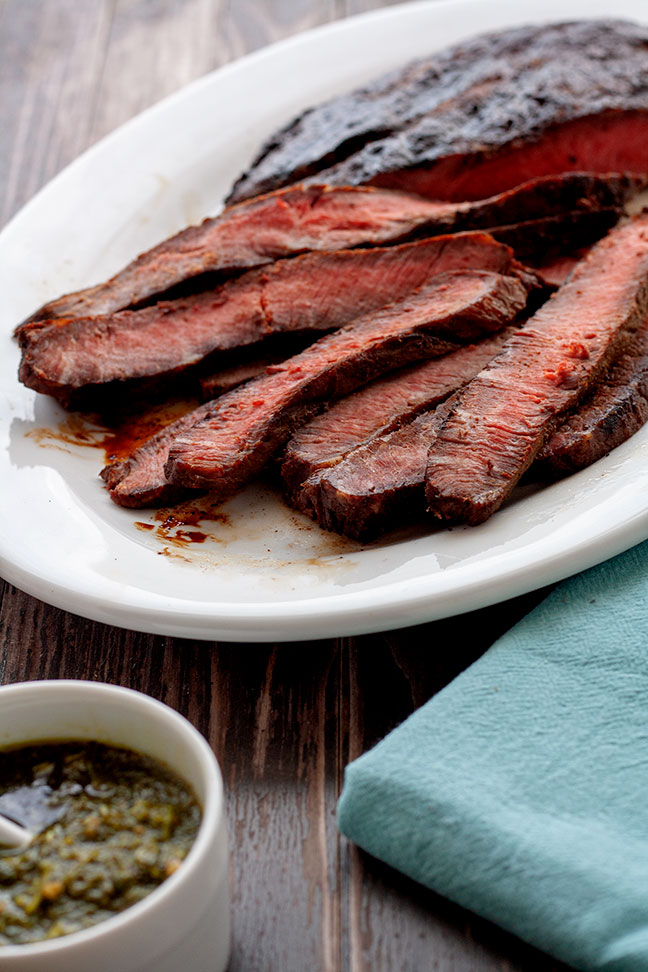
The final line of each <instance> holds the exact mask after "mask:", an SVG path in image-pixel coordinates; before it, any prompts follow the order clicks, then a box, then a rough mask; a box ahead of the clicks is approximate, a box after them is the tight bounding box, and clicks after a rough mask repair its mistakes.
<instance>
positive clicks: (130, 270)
mask: <svg viewBox="0 0 648 972" xmlns="http://www.w3.org/2000/svg"><path fill="white" fill-rule="evenodd" d="M637 189H638V184H637V182H636V180H633V179H632V178H630V177H628V176H624V175H619V174H615V173H607V174H602V175H597V174H594V173H583V172H582V173H570V174H567V175H564V176H558V177H551V178H548V179H539V180H533V181H531V182H529V183H525V184H524V185H522V186H518V187H516V188H515V189H513V190H509V191H508V192H505V193H502V194H501V195H498V196H495V197H493V198H491V199H484V200H480V201H478V202H473V203H439V202H432V201H430V200H427V199H422V198H421V197H418V196H411V195H407V194H405V193H401V192H392V191H390V190H381V189H371V188H368V187H350V186H344V187H341V188H331V187H329V186H308V187H303V186H297V187H291V188H288V189H280V190H278V191H277V192H274V193H270V194H268V195H267V196H261V197H258V198H256V199H252V200H249V201H247V202H245V203H242V204H240V205H238V206H233V207H231V208H230V209H227V210H225V212H224V213H222V214H221V215H220V216H217V217H215V218H214V219H207V220H205V221H204V222H203V223H202V224H201V225H200V226H192V227H190V228H189V229H186V230H184V231H183V232H182V233H178V234H177V235H176V236H172V237H171V238H170V239H168V240H165V241H164V242H163V243H160V244H159V245H158V246H155V247H153V249H152V250H149V251H147V252H146V253H142V254H141V255H140V256H139V257H138V258H137V259H136V260H134V261H133V262H132V263H129V264H128V266H127V267H125V268H124V269H123V270H122V271H121V272H120V273H118V274H116V275H115V276H114V277H111V278H110V280H107V281H106V282H105V283H102V284H99V285H98V286H96V287H88V288H87V289H85V290H80V291H77V292H76V293H73V294H66V295H65V296H63V297H59V298H58V300H54V301H51V302H50V303H47V304H45V305H44V306H43V307H41V308H40V309H39V310H37V311H36V312H35V313H34V314H32V316H31V317H30V318H28V319H27V321H26V322H25V323H24V324H22V325H20V326H19V327H18V328H17V330H16V333H17V335H18V336H19V335H20V333H21V332H22V330H23V329H24V328H25V327H28V326H30V325H33V324H34V323H36V322H39V321H42V320H48V319H50V320H51V319H53V318H62V317H66V318H69V317H90V316H92V317H96V316H97V315H101V314H113V313H114V312H115V311H119V310H123V309H124V308H127V307H130V306H132V305H134V304H138V303H141V302H143V301H144V300H147V299H148V298H150V297H152V296H153V295H156V294H160V293H163V292H164V291H166V290H168V289H169V288H171V287H173V286H175V285H177V284H179V283H181V282H183V281H186V280H188V279H191V278H194V277H197V276H199V275H201V274H204V273H207V272H210V273H213V272H214V271H220V272H223V273H232V272H233V271H241V270H245V269H250V268H252V267H256V266H261V265H265V264H268V263H271V262H273V261H275V260H277V259H279V258H282V257H288V256H294V255H295V254H299V253H303V252H305V251H309V250H341V249H347V248H350V247H355V246H361V245H373V246H377V245H381V244H384V243H391V242H398V241H401V240H405V239H406V238H408V237H411V236H413V235H416V236H419V237H420V236H438V235H440V234H443V233H449V232H457V231H459V230H474V229H483V228H486V227H491V226H508V225H509V224H512V223H518V222H520V221H521V220H529V219H534V218H539V217H543V218H546V217H550V216H553V215H557V214H562V213H567V212H570V211H572V210H575V211H577V212H585V213H595V212H599V211H601V210H610V209H615V210H618V211H621V209H622V208H623V204H624V202H625V201H626V199H627V198H628V197H629V196H630V195H632V194H633V193H634V192H635V191H637Z"/></svg>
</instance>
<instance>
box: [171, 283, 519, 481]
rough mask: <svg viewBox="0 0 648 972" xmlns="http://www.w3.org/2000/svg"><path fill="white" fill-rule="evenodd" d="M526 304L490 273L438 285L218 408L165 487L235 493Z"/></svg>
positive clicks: (176, 449) (194, 433)
mask: <svg viewBox="0 0 648 972" xmlns="http://www.w3.org/2000/svg"><path fill="white" fill-rule="evenodd" d="M526 300H527V293H526V291H525V288H524V287H523V286H522V284H521V283H520V281H519V280H517V279H515V278H514V277H505V276H502V275H500V274H493V273H487V272H484V271H462V272H459V271H455V272H452V273H448V274H445V275H442V276H440V277H437V278H435V280H433V281H432V282H431V284H429V285H428V286H427V287H423V288H422V289H421V290H420V291H419V292H418V293H417V294H415V295H414V296H412V297H411V298H409V299H407V300H404V301H402V302H401V303H398V304H392V305H390V306H389V307H387V308H385V309H384V310H383V311H380V312H378V313H375V314H373V315H370V316H369V317H366V318H364V319H363V320H360V321H357V322H356V323H355V324H351V325H349V326H348V327H346V328H342V329H341V330H340V331H337V332H335V333H334V334H332V335H329V336H327V337H325V338H322V339H320V340H319V341H317V342H316V343H315V344H313V345H311V346H310V347H309V348H307V349H306V350H305V351H303V352H302V353H301V354H299V355H296V356H295V357H293V358H289V359H288V360H287V361H286V362H284V363H283V364H281V365H277V366H275V367H272V368H270V369H268V372H267V373H266V375H264V376H263V377H261V378H257V379H255V380H253V381H251V382H249V383H248V384H246V385H243V386H242V387H240V388H237V389H235V390H234V391H232V392H230V393H229V394H227V395H225V396H224V397H223V398H220V399H217V400H216V402H214V403H213V409H212V412H211V414H209V415H208V416H206V417H204V418H203V419H202V420H201V421H200V422H198V423H197V424H196V425H195V426H194V427H193V428H192V429H190V430H189V431H187V432H184V433H182V434H181V435H180V436H179V437H178V438H177V439H176V440H175V443H174V444H173V446H172V448H171V451H170V453H169V461H168V462H167V464H166V466H165V472H166V475H167V478H168V479H169V480H170V482H172V483H177V484H180V485H184V486H190V487H194V488H211V489H215V490H216V493H217V495H218V496H225V495H227V494H229V493H232V492H234V491H235V490H236V489H238V488H239V487H241V486H242V485H244V484H245V483H246V482H247V481H249V480H250V479H251V478H253V477H254V476H255V475H257V473H259V472H260V470H261V469H262V468H263V467H264V466H265V465H266V463H267V462H268V461H269V460H270V459H271V458H272V456H273V455H274V454H275V453H276V452H277V450H278V449H279V448H280V447H281V446H283V444H284V443H285V442H286V441H287V439H288V438H289V437H290V435H291V434H292V433H293V432H294V431H295V429H296V428H298V427H299V426H300V425H303V424H304V422H305V421H307V420H308V419H310V418H311V417H312V416H313V414H314V413H315V412H317V411H319V410H321V409H322V408H324V407H326V405H327V403H329V402H330V401H331V400H333V399H335V398H338V397H340V396H343V395H347V394H349V393H350V392H351V391H353V390H354V389H356V388H359V387H360V386H362V385H364V384H366V383H367V382H368V381H370V380H371V379H373V378H376V377H378V376H379V375H381V374H384V373H386V372H388V371H391V370H393V369H394V368H397V367H400V366H402V365H405V364H407V363H409V362H411V361H415V360H417V359H418V360H420V359H422V358H426V357H434V356H437V355H442V354H445V353H447V352H448V351H451V350H453V349H454V348H456V347H457V345H458V343H461V342H469V341H472V340H474V339H475V338H476V337H477V336H478V335H481V334H486V333H488V332H493V331H497V330H500V329H501V328H502V327H503V326H504V325H505V324H507V323H509V322H510V321H511V320H513V319H514V318H515V317H516V316H517V315H518V314H519V313H520V312H521V311H522V310H523V308H524V307H525V304H526Z"/></svg>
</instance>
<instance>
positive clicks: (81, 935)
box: [0, 678, 224, 969]
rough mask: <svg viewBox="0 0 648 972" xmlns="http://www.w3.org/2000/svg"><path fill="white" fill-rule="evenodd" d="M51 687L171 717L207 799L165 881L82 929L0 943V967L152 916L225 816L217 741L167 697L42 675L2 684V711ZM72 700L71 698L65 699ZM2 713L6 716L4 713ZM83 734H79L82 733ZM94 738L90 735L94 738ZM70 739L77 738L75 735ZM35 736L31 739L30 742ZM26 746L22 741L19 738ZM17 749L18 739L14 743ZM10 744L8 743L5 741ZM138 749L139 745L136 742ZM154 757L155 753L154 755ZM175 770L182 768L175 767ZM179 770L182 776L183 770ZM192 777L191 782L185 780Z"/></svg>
mask: <svg viewBox="0 0 648 972" xmlns="http://www.w3.org/2000/svg"><path fill="white" fill-rule="evenodd" d="M45 692H49V693H51V694H53V695H55V694H57V693H59V692H60V694H61V704H69V693H70V692H71V693H78V695H79V697H80V698H81V697H82V698H83V699H84V701H87V700H88V699H92V696H95V700H96V704H97V706H98V707H100V706H101V704H102V700H103V699H107V698H109V697H110V698H111V699H121V701H122V702H124V703H125V704H126V705H128V706H129V707H130V708H133V707H138V708H140V710H141V709H142V708H143V709H144V710H148V712H149V713H150V715H151V718H152V719H162V720H166V722H167V724H168V725H170V726H171V727H172V729H173V730H174V731H176V732H178V733H179V734H180V735H181V736H183V737H184V739H185V740H186V742H187V743H188V744H189V745H190V746H192V747H193V748H194V752H195V755H196V757H197V760H198V763H199V766H200V770H201V772H202V774H203V777H204V782H205V797H204V800H202V801H201V810H202V817H201V821H200V826H199V828H198V832H197V834H196V838H195V840H194V842H193V844H192V845H191V848H190V850H189V853H188V854H187V856H186V858H185V859H184V860H183V862H182V865H181V867H179V868H178V870H177V871H175V872H174V873H173V874H171V875H170V876H169V877H168V878H166V879H165V880H164V881H163V882H162V883H161V884H159V885H158V886H157V887H156V888H154V889H153V890H152V891H151V892H150V893H149V894H147V895H146V897H144V898H142V899H141V901H137V902H136V903H135V904H133V905H131V906H130V907H128V908H125V909H124V910H123V911H120V912H118V913H117V914H115V915H113V916H111V917H110V918H106V919H104V920H103V921H100V922H97V924H96V925H90V926H89V927H87V928H82V929H80V930H79V931H75V932H70V934H69V935H62V936H61V937H60V938H55V939H49V940H45V941H40V942H26V943H25V944H21V945H0V969H2V967H3V965H4V964H5V962H6V961H11V960H12V959H16V958H18V957H19V956H24V957H27V956H29V957H30V958H35V957H38V956H39V955H42V956H43V957H44V958H45V957H46V956H48V955H53V954H55V953H58V952H61V951H64V950H66V949H68V950H72V949H74V948H76V947H79V948H81V947H83V946H85V945H87V944H91V943H92V942H95V941H96V942H97V944H100V942H101V939H104V938H110V937H112V936H113V935H119V933H120V932H121V931H123V930H124V929H125V928H126V927H128V926H131V925H133V924H136V923H137V922H138V921H139V920H141V919H144V918H146V916H147V915H148V914H150V912H152V911H154V910H155V909H156V908H157V907H158V906H159V905H161V904H163V903H164V901H165V900H166V899H168V898H169V897H170V896H173V895H175V894H177V893H179V894H181V893H182V889H183V888H184V887H185V886H187V885H190V884H191V881H192V879H193V877H194V875H195V873H196V871H197V869H198V868H199V866H200V864H201V862H202V861H203V860H204V857H205V854H206V853H207V851H208V849H209V847H210V845H211V844H212V843H213V842H214V840H215V839H216V837H217V835H218V831H219V828H220V826H221V824H222V822H223V817H224V788H223V778H222V773H221V769H220V766H219V764H218V761H217V759H216V756H215V754H214V752H213V751H212V749H211V746H210V745H209V743H208V742H207V740H206V739H205V737H204V736H203V735H202V734H201V733H200V732H199V731H198V730H197V729H196V728H195V726H193V725H192V723H191V722H189V720H188V719H186V718H185V716H183V715H181V714H180V713H179V712H177V711H176V710H175V709H172V708H171V707H170V706H168V705H167V704H166V703H165V702H160V701H159V700H158V699H155V698H153V697H152V696H150V695H147V694H146V693H144V692H140V691H138V690H137V689H131V688H125V687H124V686H121V685H112V684H110V683H108V682H98V681H91V680H85V679H69V678H68V679H38V680H34V681H27V682H15V683H13V684H10V685H0V712H1V711H2V701H3V700H4V699H6V698H7V697H8V696H9V695H13V696H14V697H16V698H19V697H20V696H21V695H24V696H25V697H26V698H29V696H30V695H31V694H34V695H35V696H36V697H38V696H39V695H42V694H43V693H45ZM66 699H67V700H68V701H67V703H65V702H64V700H66ZM0 718H1V717H0ZM40 738H41V739H42V741H43V742H46V741H47V739H48V736H47V735H46V734H45V735H44V736H42V737H40ZM52 738H53V737H52ZM56 738H57V741H62V739H63V737H61V736H60V735H57V737H56ZM77 738H78V737H77ZM88 738H90V737H88ZM68 739H70V740H72V736H69V737H68ZM28 743H29V740H26V744H28ZM17 745H18V746H20V742H19V741H18V742H17ZM11 747H12V748H13V743H12V744H11ZM2 748H9V747H8V746H6V747H2V746H0V751H1V750H2ZM133 749H134V751H135V752H138V751H139V750H138V749H137V747H133ZM152 758H154V757H152ZM158 762H159V760H158ZM174 772H176V773H177V772H178V771H177V770H176V769H174ZM178 775H180V776H182V774H181V773H178ZM185 782H186V781H185Z"/></svg>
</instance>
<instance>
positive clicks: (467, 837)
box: [338, 542, 648, 972]
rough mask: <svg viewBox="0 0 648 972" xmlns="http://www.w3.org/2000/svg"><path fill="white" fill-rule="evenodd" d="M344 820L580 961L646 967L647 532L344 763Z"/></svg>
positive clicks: (506, 924) (355, 836)
mask: <svg viewBox="0 0 648 972" xmlns="http://www.w3.org/2000/svg"><path fill="white" fill-rule="evenodd" d="M338 813H339V816H338V820H339V827H340V829H341V830H342V832H343V833H344V834H346V836H347V837H349V838H350V839H351V840H353V841H354V842H355V843H357V844H359V845H360V846H361V847H363V848H364V849H365V850H367V851H369V853H371V854H373V855H374V856H375V857H378V858H381V859H382V860H383V861H386V862H387V863H388V864H391V865H392V866H393V867H396V868H398V869H399V870H400V871H403V872H404V873H405V874H408V875H409V876H410V877H413V878H415V879H416V880H418V881H420V882H422V883H423V884H425V885H427V886H428V887H430V888H433V889H434V890H435V891H437V892H439V893H440V894H443V895H445V896H446V897H448V898H451V899H452V900H453V901H456V902H458V903H459V904H461V905H463V906H464V907H466V908H470V909H471V910H473V911H475V912H477V913H478V914H480V915H482V916H484V917H486V918H489V919H490V920H491V921H494V922H496V923H497V924H498V925H500V926H502V927H503V928H506V929H508V930H509V931H511V932H514V933H515V934H516V935H518V936H519V937H520V938H523V939H525V940H526V941H528V942H530V943H532V944H533V945H536V946H538V947H539V948H541V949H543V950H545V951H546V952H549V953H550V954H552V955H553V956H555V957H556V958H559V959H562V960H563V961H565V962H567V963H569V964H570V965H573V966H574V967H576V968H580V969H587V970H591V969H596V970H606V972H648V542H647V543H644V544H641V545H640V546H638V547H635V548H634V549H632V550H630V551H628V552H627V553H625V554H623V555H621V556H620V557H617V558H615V559H614V560H612V561H609V562H607V563H605V564H603V565H601V566H599V567H595V568H593V569H591V570H589V571H587V572H585V573H583V574H580V575H578V576H577V577H575V578H572V579H571V580H569V581H566V582H564V583H563V584H561V585H560V586H559V587H557V588H556V589H555V590H554V591H553V593H552V594H551V595H550V596H549V597H548V598H547V599H546V600H545V601H544V602H542V604H540V605H539V606H538V607H537V608H536V609H535V610H534V611H533V612H532V613H531V614H529V615H528V616H527V617H526V618H524V619H523V620H522V621H521V622H520V623H519V624H518V625H516V627H515V628H513V629H512V630H511V631H509V632H508V633H507V634H506V635H505V636H504V637H503V638H501V639H500V640H499V641H498V642H497V643H496V644H495V645H494V646H493V647H492V648H491V649H490V650H489V651H488V652H487V653H486V654H485V655H484V656H483V657H482V658H481V659H480V660H479V661H478V662H476V663H475V664H474V665H472V666H471V667H470V668H469V669H468V670H467V671H466V672H464V673H463V674H462V675H460V676H459V677H458V678H456V679H455V680H454V682H452V683H451V684H450V685H449V686H447V687H446V688H445V689H444V690H443V691H442V692H440V693H439V694H438V695H436V696H435V697H434V698H433V699H432V700H431V701H430V702H428V703H427V704H426V705H425V706H423V707H422V708H421V709H419V710H418V711H417V712H415V713H414V715H412V716H411V717H410V718H409V719H408V720H407V721H406V722H404V723H403V724H402V725H401V726H399V727H398V728H397V729H395V730H394V731H393V732H392V733H391V734H390V735H389V736H387V738H386V739H384V740H383V741H382V742H381V743H379V744H378V745H377V746H376V747H375V748H374V749H373V750H371V751H369V752H368V753H365V754H364V755H363V756H361V757H360V758H359V759H358V760H356V761H355V762H353V763H351V764H350V765H349V766H348V767H347V770H346V776H345V785H344V789H343V793H342V796H341V798H340V803H339V808H338Z"/></svg>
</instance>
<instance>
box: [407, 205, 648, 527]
mask: <svg viewBox="0 0 648 972" xmlns="http://www.w3.org/2000/svg"><path fill="white" fill-rule="evenodd" d="M647 313H648V216H643V217H640V218H638V219H636V220H634V221H632V222H631V223H628V224H626V225H625V226H621V227H619V228H617V229H615V230H614V231H613V232H612V233H610V235H609V236H607V237H606V238H605V239H604V240H602V241H601V242H600V243H597V244H596V245H595V246H594V247H593V248H592V250H590V252H589V254H588V255H587V256H586V257H585V258H584V260H582V261H581V262H580V263H579V264H578V266H577V267H576V268H575V270H574V271H573V273H572V275H571V277H570V278H569V280H568V281H567V283H566V284H565V285H564V286H563V287H561V289H560V290H558V291H557V292H556V293H555V294H554V295H553V297H552V298H551V299H550V300H549V301H548V302H547V303H546V304H545V305H544V306H543V307H541V308H540V310H539V311H537V313H536V314H535V315H534V316H533V317H532V318H531V319H530V320H529V321H528V323H527V324H526V325H525V326H524V327H523V328H522V329H521V330H519V331H518V332H517V333H516V334H514V335H513V336H512V337H511V338H510V339H509V341H508V342H507V343H506V345H505V347H504V349H503V350H502V352H501V353H500V354H499V355H498V356H497V357H496V358H494V359H493V361H492V362H491V363H490V364H489V365H487V367H486V368H485V369H484V370H483V371H482V372H481V373H480V374H479V375H478V376H477V377H476V378H475V379H474V380H473V381H472V382H471V383H470V384H469V385H468V386H467V388H466V389H465V390H464V391H463V392H462V393H461V396H460V401H459V404H458V405H457V407H456V408H455V409H454V411H453V412H452V414H451V416H450V417H449V419H448V421H447V422H446V423H445V424H444V426H443V428H442V429H441V431H440V433H439V436H438V438H437V440H436V442H435V443H434V445H433V446H432V448H431V450H430V454H429V457H428V467H427V473H426V496H427V500H428V504H429V507H430V509H431V510H432V512H433V513H434V514H435V515H436V516H438V517H440V518H442V519H444V520H447V521H451V522H456V521H459V522H465V523H469V524H476V523H480V522H482V521H483V520H485V519H486V518H487V517H488V516H490V515H491V513H493V512H495V510H496V509H498V508H499V506H500V505H501V504H502V503H503V501H504V500H505V499H506V498H507V496H508V495H509V494H510V492H511V490H512V489H513V487H514V486H515V484H516V483H517V481H518V480H519V478H520V476H521V475H522V474H523V472H524V471H525V470H526V469H527V468H528V467H529V466H530V464H531V463H532V462H533V460H534V459H535V457H536V455H537V454H538V452H539V451H540V449H541V448H542V446H543V445H544V443H545V441H546V440H547V438H548V437H549V435H551V434H552V433H553V431H554V430H555V429H556V427H557V425H558V424H559V423H560V422H561V419H562V418H563V417H564V416H565V415H566V414H567V413H568V412H570V411H572V410H573V409H574V408H575V407H576V406H577V405H578V403H579V402H580V401H581V400H582V399H583V397H584V396H585V395H586V394H587V391H588V390H589V388H590V387H592V385H593V383H594V382H595V381H596V380H597V379H598V378H599V376H600V375H601V374H602V373H603V372H604V371H605V369H606V368H607V367H608V366H609V364H610V363H611V361H612V360H613V359H614V357H615V355H616V354H617V352H618V351H619V349H620V346H621V344H622V342H623V341H624V340H625V339H626V335H627V334H628V333H629V332H632V331H634V330H636V329H637V328H639V327H640V326H641V324H642V322H643V321H644V320H645V317H646V314H647Z"/></svg>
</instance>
